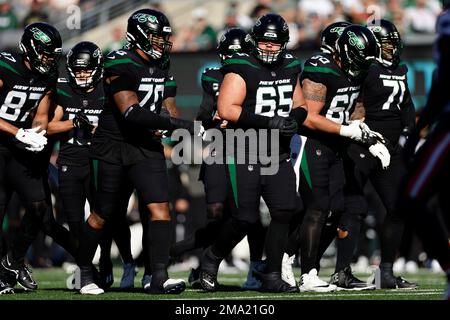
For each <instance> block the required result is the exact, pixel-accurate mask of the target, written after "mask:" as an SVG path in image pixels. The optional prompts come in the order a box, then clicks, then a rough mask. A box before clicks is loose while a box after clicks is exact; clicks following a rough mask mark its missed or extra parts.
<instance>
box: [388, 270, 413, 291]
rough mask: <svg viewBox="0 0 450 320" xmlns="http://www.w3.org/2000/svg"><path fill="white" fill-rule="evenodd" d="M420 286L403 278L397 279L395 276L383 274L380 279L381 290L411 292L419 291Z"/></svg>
mask: <svg viewBox="0 0 450 320" xmlns="http://www.w3.org/2000/svg"><path fill="white" fill-rule="evenodd" d="M418 287H419V286H418V284H417V283H414V282H408V281H406V280H405V279H403V278H402V277H395V276H394V275H393V274H383V273H381V277H380V288H381V289H403V290H411V289H417V288H418Z"/></svg>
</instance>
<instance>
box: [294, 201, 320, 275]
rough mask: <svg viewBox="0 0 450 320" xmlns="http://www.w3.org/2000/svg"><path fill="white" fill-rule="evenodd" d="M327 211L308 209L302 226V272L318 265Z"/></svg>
mask: <svg viewBox="0 0 450 320" xmlns="http://www.w3.org/2000/svg"><path fill="white" fill-rule="evenodd" d="M325 219H326V213H324V212H322V211H320V210H313V209H307V210H306V214H305V217H304V219H303V223H302V225H301V227H300V248H301V250H300V253H301V259H300V260H301V269H302V274H304V273H309V271H311V269H314V268H315V267H316V258H317V252H318V248H319V243H320V237H321V234H322V228H323V225H324V223H325Z"/></svg>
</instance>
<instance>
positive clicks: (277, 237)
mask: <svg viewBox="0 0 450 320" xmlns="http://www.w3.org/2000/svg"><path fill="white" fill-rule="evenodd" d="M288 232H289V224H288V223H282V222H280V221H276V220H274V219H272V221H271V222H270V225H269V229H268V230H267V240H266V255H267V267H266V273H270V272H281V261H282V260H283V254H284V251H285V247H286V242H287V237H288Z"/></svg>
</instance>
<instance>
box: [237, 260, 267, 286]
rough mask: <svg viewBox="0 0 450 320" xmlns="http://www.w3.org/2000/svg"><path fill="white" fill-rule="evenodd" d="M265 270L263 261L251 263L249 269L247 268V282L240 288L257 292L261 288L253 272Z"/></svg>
mask: <svg viewBox="0 0 450 320" xmlns="http://www.w3.org/2000/svg"><path fill="white" fill-rule="evenodd" d="M265 268H266V262H265V261H251V262H250V267H249V268H248V274H247V280H246V281H245V283H244V285H243V286H242V288H243V289H246V290H259V289H260V288H261V285H262V283H261V281H260V280H258V279H256V277H255V276H254V274H253V273H254V272H255V271H256V272H263V271H264V269H265Z"/></svg>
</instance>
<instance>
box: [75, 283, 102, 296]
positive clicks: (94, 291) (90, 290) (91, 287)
mask: <svg viewBox="0 0 450 320" xmlns="http://www.w3.org/2000/svg"><path fill="white" fill-rule="evenodd" d="M80 293H81V294H91V295H99V294H103V293H105V291H104V290H103V289H102V288H100V287H99V286H97V285H96V284H95V283H89V284H87V285H85V286H83V287H82V288H81V289H80Z"/></svg>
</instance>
